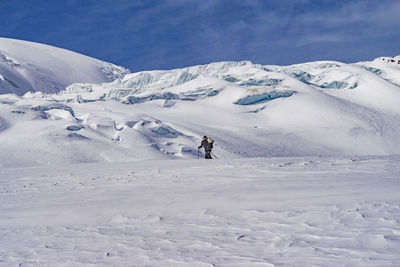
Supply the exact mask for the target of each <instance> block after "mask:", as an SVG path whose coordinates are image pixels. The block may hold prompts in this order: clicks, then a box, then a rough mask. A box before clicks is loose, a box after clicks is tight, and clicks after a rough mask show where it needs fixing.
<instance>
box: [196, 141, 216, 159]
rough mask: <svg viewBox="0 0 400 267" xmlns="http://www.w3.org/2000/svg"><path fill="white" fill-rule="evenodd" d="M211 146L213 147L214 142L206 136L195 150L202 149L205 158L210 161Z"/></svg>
mask: <svg viewBox="0 0 400 267" xmlns="http://www.w3.org/2000/svg"><path fill="white" fill-rule="evenodd" d="M213 145H214V140H212V139H211V138H209V137H207V136H204V137H203V140H202V141H201V145H200V146H199V147H198V148H197V150H199V149H200V148H202V147H204V151H205V158H206V159H212V157H211V150H212V149H213Z"/></svg>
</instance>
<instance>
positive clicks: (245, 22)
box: [0, 0, 400, 70]
mask: <svg viewBox="0 0 400 267" xmlns="http://www.w3.org/2000/svg"><path fill="white" fill-rule="evenodd" d="M39 2H40V3H38V2H36V1H29V0H3V1H1V2H0V32H2V33H4V35H6V36H10V37H14V38H20V39H29V40H32V41H39V42H45V43H49V44H52V45H56V46H61V47H65V48H68V49H72V50H75V51H78V52H82V53H85V54H89V55H91V56H94V57H98V58H101V59H105V60H108V61H113V62H116V63H118V64H121V65H125V66H127V67H129V68H131V69H133V70H140V69H154V68H173V67H183V66H187V65H193V64H202V63H207V62H211V61H219V60H242V59H246V60H252V61H254V62H257V63H265V64H290V63H298V62H303V61H310V60H317V59H336V60H339V61H340V60H342V61H355V60H357V61H358V60H361V59H368V58H370V57H374V56H379V55H382V54H393V53H396V52H397V53H398V54H400V51H399V48H398V47H397V45H396V44H398V43H399V42H400V37H399V36H398V33H397V31H398V30H397V29H398V27H399V26H400V16H398V14H400V1H397V0H380V1H378V0H376V1H374V0H371V1H365V0H348V1H333V0H318V1H316V0H297V1H292V0H268V1H264V0H202V1H199V0H136V1H131V0H102V1H95V0H87V1H79V0H68V1H61V2H58V1H51V0H41V1H39Z"/></svg>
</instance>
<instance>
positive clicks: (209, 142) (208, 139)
mask: <svg viewBox="0 0 400 267" xmlns="http://www.w3.org/2000/svg"><path fill="white" fill-rule="evenodd" d="M206 140H207V143H208V144H209V145H210V147H211V148H213V145H214V140H212V139H211V138H210V137H207V139H206Z"/></svg>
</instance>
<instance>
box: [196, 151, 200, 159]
mask: <svg viewBox="0 0 400 267" xmlns="http://www.w3.org/2000/svg"><path fill="white" fill-rule="evenodd" d="M197 159H200V150H199V149H197Z"/></svg>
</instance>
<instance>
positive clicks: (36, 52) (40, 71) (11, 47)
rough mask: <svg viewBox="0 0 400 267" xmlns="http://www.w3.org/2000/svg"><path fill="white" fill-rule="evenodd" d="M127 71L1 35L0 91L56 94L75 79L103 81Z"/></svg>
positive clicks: (50, 47) (71, 53)
mask: <svg viewBox="0 0 400 267" xmlns="http://www.w3.org/2000/svg"><path fill="white" fill-rule="evenodd" d="M127 73H129V70H127V69H125V68H123V67H119V66H116V65H114V64H111V63H108V62H104V61H101V60H98V59H94V58H91V57H88V56H84V55H81V54H78V53H75V52H72V51H68V50H65V49H61V48H56V47H52V46H49V45H45V44H39V43H33V42H28V41H21V40H15V39H8V38H0V93H1V94H6V93H14V94H17V95H23V94H25V93H26V92H28V91H31V92H36V91H41V92H45V93H57V92H59V91H61V90H64V89H65V88H66V87H67V86H68V85H70V84H72V83H76V82H89V83H102V82H111V81H114V80H115V79H118V78H122V77H123V76H125V74H127Z"/></svg>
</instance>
